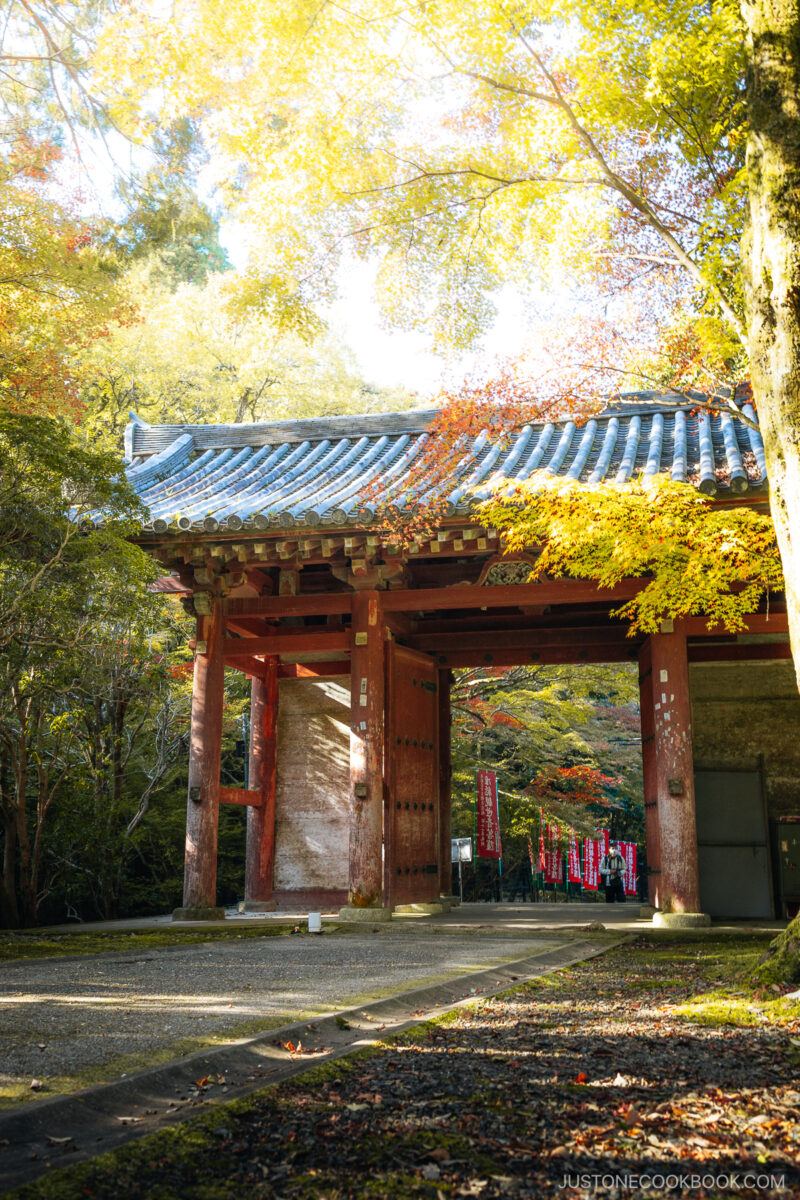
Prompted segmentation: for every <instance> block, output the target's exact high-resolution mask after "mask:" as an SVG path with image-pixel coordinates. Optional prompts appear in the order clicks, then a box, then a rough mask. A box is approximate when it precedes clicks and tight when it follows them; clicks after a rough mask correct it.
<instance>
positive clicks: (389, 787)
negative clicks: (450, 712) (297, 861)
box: [384, 642, 439, 907]
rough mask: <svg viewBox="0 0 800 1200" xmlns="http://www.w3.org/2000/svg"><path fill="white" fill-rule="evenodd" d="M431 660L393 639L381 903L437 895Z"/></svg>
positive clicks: (434, 699) (434, 701)
mask: <svg viewBox="0 0 800 1200" xmlns="http://www.w3.org/2000/svg"><path fill="white" fill-rule="evenodd" d="M437 677H438V676H437V670H436V666H435V665H434V662H433V659H431V658H429V657H428V656H427V655H426V654H419V653H418V652H417V651H416V650H407V649H406V648H405V647H404V646H397V645H395V644H394V643H393V642H390V643H389V646H388V663H387V692H386V756H385V780H386V812H385V823H384V830H385V835H386V847H385V860H384V869H385V893H386V896H387V899H386V900H385V901H384V903H386V904H389V905H390V906H391V907H394V905H396V904H414V903H420V902H431V901H436V900H438V899H439V746H438V742H439V737H438V701H437V695H436V691H437Z"/></svg>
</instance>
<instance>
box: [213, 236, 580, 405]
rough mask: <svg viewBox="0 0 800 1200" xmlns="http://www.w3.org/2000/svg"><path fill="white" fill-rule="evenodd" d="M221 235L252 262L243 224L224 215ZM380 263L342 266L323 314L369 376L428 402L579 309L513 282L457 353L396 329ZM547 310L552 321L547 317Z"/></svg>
mask: <svg viewBox="0 0 800 1200" xmlns="http://www.w3.org/2000/svg"><path fill="white" fill-rule="evenodd" d="M220 241H221V242H222V245H223V246H224V247H225V249H226V251H227V253H228V258H229V259H230V261H231V263H232V264H233V266H234V267H235V268H236V269H237V270H244V268H245V267H246V265H247V248H246V244H245V239H244V237H243V236H242V234H241V232H240V231H239V229H238V228H237V226H236V224H235V222H232V221H230V222H227V221H225V220H224V219H223V221H222V222H221V226H220ZM377 267H378V264H377V262H373V263H366V262H361V261H358V262H351V263H350V264H348V266H347V267H346V269H345V270H343V271H342V273H341V275H340V280H339V295H338V297H337V299H336V301H335V302H334V303H333V304H332V305H331V306H330V307H329V308H327V309H325V310H322V311H321V315H322V316H323V318H324V319H325V321H326V322H327V323H328V324H329V326H330V328H331V331H332V332H333V333H334V335H336V336H337V337H338V338H339V339H340V340H341V341H342V342H344V344H345V345H346V346H348V347H349V348H350V349H351V350H352V352H353V354H354V356H355V359H356V362H357V364H358V366H359V368H360V370H361V371H362V373H363V375H364V377H365V378H366V379H367V380H368V381H369V382H371V383H376V384H379V385H382V386H385V387H404V388H407V389H408V390H409V391H412V392H417V393H418V394H419V396H420V399H421V400H424V399H425V398H426V397H435V396H436V394H437V393H438V392H439V391H440V390H441V388H442V387H443V386H446V385H447V384H448V383H452V382H460V381H462V380H463V379H464V377H465V376H467V375H469V374H471V373H472V372H474V371H476V370H485V368H486V365H487V363H491V362H495V361H500V360H507V359H516V358H519V357H520V356H530V355H533V356H535V353H536V349H537V345H538V343H539V342H540V340H541V338H542V330H543V328H544V326H545V324H546V323H547V321H551V320H552V318H553V314H554V313H563V315H564V316H565V317H566V316H567V315H568V313H569V312H571V311H574V302H575V298H574V297H568V295H567V294H566V292H565V293H564V295H557V294H556V293H555V292H547V293H540V296H539V302H538V304H534V303H533V302H532V300H531V298H530V297H529V296H524V295H522V294H520V293H519V291H517V290H515V289H512V288H505V289H504V290H503V291H502V292H500V293H499V294H498V295H497V296H496V298H495V299H496V304H497V310H498V312H497V318H496V320H495V323H494V325H493V327H492V328H491V329H490V330H489V331H488V332H487V334H486V335H485V337H484V338H483V339H482V341H481V343H480V345H478V346H477V347H476V348H475V349H474V350H473V351H472V352H470V353H468V354H460V355H457V356H452V357H444V356H442V355H439V354H437V353H435V352H434V351H433V350H432V349H431V347H430V341H429V339H428V338H427V337H426V336H425V334H423V333H421V332H419V331H416V332H411V331H407V330H402V329H392V328H389V327H388V326H387V325H386V323H385V322H384V321H383V320H382V318H381V314H380V312H379V310H378V307H377V304H376V303H375V299H374V294H373V289H374V282H375V276H376V273H377ZM545 313H546V314H547V319H546V318H545Z"/></svg>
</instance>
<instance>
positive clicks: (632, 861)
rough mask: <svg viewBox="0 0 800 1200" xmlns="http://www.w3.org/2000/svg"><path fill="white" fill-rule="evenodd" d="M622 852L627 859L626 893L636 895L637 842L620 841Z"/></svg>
mask: <svg viewBox="0 0 800 1200" xmlns="http://www.w3.org/2000/svg"><path fill="white" fill-rule="evenodd" d="M619 849H620V853H621V854H622V857H623V858H624V859H625V895H626V896H635V895H636V875H637V870H636V843H635V842H620V844H619Z"/></svg>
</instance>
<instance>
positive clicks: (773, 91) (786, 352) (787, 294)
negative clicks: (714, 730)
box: [742, 0, 800, 981]
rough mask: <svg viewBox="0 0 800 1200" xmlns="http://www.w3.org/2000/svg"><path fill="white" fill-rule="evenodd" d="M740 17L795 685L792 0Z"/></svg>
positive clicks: (763, 385)
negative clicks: (744, 47) (745, 64)
mask: <svg viewBox="0 0 800 1200" xmlns="http://www.w3.org/2000/svg"><path fill="white" fill-rule="evenodd" d="M742 16H743V19H744V23H745V29H746V55H747V105H748V118H749V132H748V142H747V186H748V193H749V222H748V228H747V233H746V235H745V239H744V243H743V254H744V282H745V302H746V307H747V326H748V336H749V342H750V364H751V367H750V369H751V379H752V383H753V392H754V396H755V400H756V404H757V407H758V416H759V422H760V425H761V431H762V436H763V438H764V449H765V453H766V458H767V467H768V470H769V477H770V506H771V512H772V517H773V520H774V522H775V531H776V534H777V538H778V544H779V546H780V551H781V559H782V562H783V569H784V575H785V578H786V602H787V606H788V610H789V632H790V638H791V642H792V651H793V656H794V662H795V668H796V671H797V673H798V684H799V685H800V0H742ZM778 942H780V943H781V944H780V945H778ZM765 973H768V974H769V975H770V979H771V981H775V976H776V973H777V975H778V976H779V977H780V978H782V979H784V980H786V981H794V980H796V979H798V978H800V918H796V919H795V920H794V921H792V923H791V925H790V926H789V928H788V929H787V930H786V934H785V935H784V936H783V938H782V939H777V940H776V942H775V943H773V948H772V952H771V955H770V961H769V963H768V964H766V963H765V964H764V967H763V968H762V974H765ZM765 978H766V974H765Z"/></svg>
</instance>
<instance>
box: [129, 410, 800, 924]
mask: <svg viewBox="0 0 800 1200" xmlns="http://www.w3.org/2000/svg"><path fill="white" fill-rule="evenodd" d="M745 410H746V411H747V413H748V415H749V416H754V414H753V411H752V408H749V406H746V409H745ZM432 415H433V414H432V413H431V412H411V413H400V414H389V415H385V414H381V415H376V416H366V417H361V416H358V417H351V416H348V417H341V418H326V419H319V420H309V421H296V422H291V421H283V422H275V423H271V424H264V425H227V426H153V427H151V426H148V425H146V424H145V423H144V422H141V421H138V420H134V421H133V422H132V424H131V425H130V426H129V427H128V429H127V431H126V448H127V454H128V459H129V463H130V465H129V468H128V473H129V477H130V480H131V483H132V484H133V485H134V486H135V488H136V490H137V492H138V493H139V495H140V496H141V498H142V500H143V501H144V502H145V503H146V504H147V505H148V507H149V509H150V514H151V519H150V522H149V524H148V525H147V526H145V527H144V528H143V530H142V533H141V536H140V539H139V540H140V543H141V544H142V545H143V546H145V547H146V548H147V549H148V551H149V552H150V553H152V554H153V555H154V556H155V557H156V558H157V559H158V560H159V561H160V562H161V563H162V564H163V565H164V567H165V568H166V569H167V570H168V571H169V572H170V575H171V578H172V586H173V587H174V589H175V590H176V591H180V592H182V593H183V595H184V603H185V606H186V607H187V609H188V610H189V611H190V612H192V613H193V614H194V615H195V617H196V622H197V632H196V639H195V642H194V651H195V669H194V690H193V706H192V730H191V749H190V764H189V791H188V802H187V804H188V807H187V839H186V873H185V892H184V905H183V909H181V910H178V912H177V913H176V916H177V917H185V918H186V917H189V918H191V917H197V916H203V915H206V916H207V915H209V914H214V915H218V914H219V912H220V911H221V910H218V909H217V907H216V846H217V819H218V812H219V805H220V804H226V803H227V804H230V803H235V804H241V805H244V806H246V808H247V861H246V873H245V900H246V904H247V905H248V906H249V907H252V908H256V909H257V908H259V907H268V906H269V907H271V906H275V905H276V904H278V903H291V902H295V903H304V902H306V901H308V903H309V904H311V903H337V904H338V903H341V904H342V905H344V907H343V909H342V913H343V915H345V916H349V917H351V918H353V919H358V918H359V917H360V916H362V917H365V918H367V919H369V920H378V919H388V917H389V916H390V915H391V911H392V908H393V907H395V906H397V905H402V904H414V903H420V904H427V905H430V904H434V905H435V904H436V903H437V902H439V901H440V900H442V899H444V900H446V898H447V896H448V894H449V891H450V861H449V859H450V855H449V839H450V745H449V738H450V710H449V691H450V678H451V672H452V671H453V670H455V669H458V668H460V667H469V666H482V665H492V666H512V665H519V664H526V663H527V664H530V663H537V664H538V663H580V662H631V663H635V664H637V666H638V670H639V680H640V697H641V721H642V755H643V764H644V802H645V816H646V836H647V854H648V865H649V892H650V898H651V901H652V903H653V904H654V905H655V906H656V907H658V908H661V909H663V910H666V911H674V912H679V913H686V914H693V913H694V914H697V913H699V911H700V893H701V889H700V881H699V874H698V848H697V830H696V818H695V791H694V769H695V768H694V755H693V736H692V721H693V713H692V703H693V697H692V683H691V680H692V678H693V675H692V673H693V672H696V671H698V670H700V669H701V668H702V671H703V672H704V674H703V676H702V678H703V680H704V681H705V682H704V687H705V688H706V689H707V688H708V682H707V681H708V679H714V678H722V677H723V676H724V670H723V671H721V670H720V669H721V668H725V667H737V668H741V667H746V666H747V664H751V663H752V664H754V665H755V664H757V665H758V667H759V669H761V670H762V671H763V670H764V669H767V670H770V669H771V670H772V671H773V672H774V673H775V678H777V673H778V672H779V671H780V670H781V669H782V668H788V666H789V664H788V662H787V660H789V658H790V650H789V644H788V632H787V629H788V627H787V623H786V615H785V609H784V608H783V606H782V604H781V602H780V599H779V598H775V597H773V598H771V601H770V606H769V611H766V609H765V610H764V611H763V612H760V613H757V614H754V615H753V616H752V617H751V618H750V619H749V621H748V629H747V632H746V633H744V634H740V635H730V634H728V633H726V632H725V630H723V629H721V628H710V629H709V628H708V626H707V623H706V621H705V619H704V618H702V617H698V618H689V619H685V620H682V621H676V622H674V623H673V622H665V623H664V625H663V626H662V628H661V629H660V631H659V632H658V633H655V634H653V635H651V636H649V637H642V636H636V637H630V636H628V634H629V630H628V628H627V626H626V624H625V623H624V622H623V621H621V620H619V618H616V617H614V616H612V615H611V610H612V609H613V608H614V607H615V606H618V605H619V604H620V603H621V602H624V601H625V600H627V599H630V598H631V597H632V596H634V595H635V594H636V592H637V591H638V590H639V589H640V588H641V587H642V586H644V583H643V581H641V580H636V579H631V580H623V581H622V582H621V583H620V584H618V585H617V586H616V587H614V588H609V589H601V588H598V587H597V586H596V585H595V584H594V583H593V582H590V581H582V580H576V579H561V580H543V581H541V582H539V583H528V582H527V578H528V575H529V572H530V561H531V555H533V554H535V551H536V548H535V547H531V548H530V554H526V555H512V556H509V555H507V554H505V553H504V547H503V544H502V541H501V539H500V538H498V535H497V531H496V530H494V529H491V528H488V527H486V526H485V525H482V524H481V523H480V520H479V518H478V517H477V516H476V514H475V512H474V511H473V508H472V507H471V505H472V500H471V496H472V495H480V491H481V487H482V486H484V485H485V483H486V481H487V480H488V479H489V477H490V476H491V475H492V474H499V475H501V476H504V477H506V478H510V479H524V478H526V477H527V476H528V475H529V474H530V473H531V472H532V471H535V470H546V471H547V472H548V473H550V474H552V475H564V476H568V477H570V478H573V479H576V480H581V481H584V482H586V483H588V484H591V483H593V482H597V481H599V480H602V479H610V480H615V481H616V482H619V483H622V482H624V481H625V480H626V479H630V478H631V477H633V476H634V474H637V473H642V474H643V475H644V476H645V478H648V477H652V476H654V475H655V474H657V473H659V472H666V473H668V474H669V475H670V476H671V477H672V478H673V479H684V480H689V481H694V482H695V483H696V485H697V486H698V487H699V488H700V490H701V491H703V492H705V493H706V494H708V495H711V496H714V498H715V501H714V502H715V503H721V504H728V503H736V504H742V503H747V504H750V505H752V506H754V507H756V508H759V509H761V510H764V509H765V508H766V506H767V504H768V496H767V489H766V475H765V468H764V457H763V447H762V446H761V441H760V438H759V436H758V434H757V432H755V431H754V430H752V429H750V428H747V427H745V426H743V425H741V424H739V423H736V422H734V421H733V420H732V418H731V417H730V415H729V414H727V413H723V414H722V415H718V416H715V417H713V418H712V417H710V416H709V415H708V414H706V413H702V412H701V413H698V412H696V411H694V410H693V409H692V408H691V405H690V404H687V403H686V402H684V401H682V400H681V398H679V397H671V396H665V397H661V396H657V395H654V394H652V393H643V394H632V395H631V396H628V397H623V398H622V400H621V401H620V402H619V403H618V404H616V405H615V406H614V407H611V408H609V409H608V410H607V411H606V412H605V413H603V414H601V415H600V416H599V417H597V418H595V419H593V420H590V421H588V422H587V423H586V425H585V426H584V427H582V428H579V427H578V426H577V425H576V423H575V422H572V421H568V420H565V421H562V422H560V423H548V424H543V425H541V426H526V427H525V428H524V429H523V430H521V431H520V432H519V434H518V435H516V436H515V437H514V438H512V439H510V442H509V444H499V443H493V442H492V441H491V439H490V438H488V437H486V436H484V435H482V437H481V438H478V439H477V440H476V442H475V444H474V446H473V447H472V452H471V458H470V460H469V461H468V462H467V464H466V465H465V468H464V472H465V474H464V480H463V481H462V483H461V484H459V486H458V487H456V488H455V490H454V491H453V493H452V496H451V498H450V504H449V508H448V511H447V513H446V515H445V517H444V518H443V520H442V522H441V527H440V528H439V529H438V531H437V532H436V533H435V534H434V535H433V537H431V538H430V539H426V540H425V541H420V542H418V543H415V544H412V545H410V546H409V547H407V549H405V550H402V551H401V550H400V549H398V547H397V546H394V545H392V544H391V543H390V542H386V541H384V540H383V538H382V536H381V532H380V529H379V528H378V526H377V524H376V521H375V515H374V513H373V512H372V511H371V510H370V509H369V508H366V507H365V506H364V503H363V499H362V497H363V495H364V489H365V487H367V486H370V487H372V488H373V490H374V489H375V487H376V486H378V487H380V485H382V484H383V483H384V482H385V484H386V485H387V486H388V485H389V484H396V483H397V482H398V481H400V482H401V483H402V479H403V473H404V471H405V470H406V469H407V467H408V465H409V464H410V462H411V461H412V460H413V459H414V458H415V457H416V455H417V454H419V453H420V452H421V451H422V449H423V447H424V445H425V442H426V439H427V433H426V430H427V426H428V423H429V421H430V419H431V416H432ZM226 668H234V669H236V670H239V671H242V672H244V673H245V674H246V675H248V676H249V677H250V678H251V681H252V682H251V709H252V728H253V737H252V746H251V759H250V787H249V788H248V789H243V788H226V787H222V786H221V785H220V777H219V770H220V746H221V736H222V704H223V686H224V672H225V669H226ZM712 690H713V689H712ZM778 690H779V689H778ZM348 693H349V696H348ZM699 711H700V712H701V715H703V714H705V713H706V712H707V711H708V704H707V701H706V700H705V699H704V700H703V707H701V709H700V710H699ZM782 712H783V714H784V723H785V721H786V720H788V722H789V725H788V727H787V728H788V732H787V734H786V738H787V754H788V756H789V758H791V753H792V747H794V748H796V747H797V746H798V745H800V702H797V699H796V696H795V700H794V701H792V700H791V699H790V700H787V704H786V706H785V707H784V710H782ZM766 724H767V725H769V724H770V723H769V722H766ZM707 731H708V725H707V723H706V722H705V717H704V715H703V737H704V739H705V741H704V755H705V759H706V760H708V757H709V749H708V746H707V740H708V732H707ZM734 753H735V748H734V747H731V748H730V749H727V750H726V751H725V754H726V755H727V756H728V759H730V758H731V757H732V756H733V755H734ZM712 757H713V755H712ZM751 757H752V756H751ZM723 760H724V761H723ZM727 761H728V760H727V759H725V755H723V756H722V759H720V762H719V763H717V762H716V760H714V765H715V769H725V768H726V762H727ZM773 761H774V763H775V765H773ZM792 761H793V760H792ZM747 762H748V764H751V759H750V758H748V759H747ZM705 768H706V769H708V767H707V763H706V764H705ZM737 769H738V768H737ZM748 769H751V770H752V769H753V767H752V765H749V767H748ZM759 769H760V768H759ZM764 770H765V772H766V773H767V777H766V778H765V783H764V788H765V795H767V796H768V797H770V796H773V795H774V796H776V797H778V796H779V797H781V798H780V799H779V800H776V801H775V804H776V805H777V807H773V809H770V819H773V815H777V816H781V817H782V818H784V817H786V815H787V812H788V813H789V814H791V812H792V811H795V809H796V810H797V815H798V816H800V763H798V764H797V768H796V786H795V784H792V785H790V786H788V787H787V785H786V783H785V781H784V782H783V783H781V782H780V781H779V780H778V779H777V775H778V774H779V773H780V767H779V766H778V765H777V758H776V759H774V760H773V759H770V760H769V762H768V763H767V764H766V765H765V766H764ZM792 770H795V768H794V767H792ZM770 772H772V774H771V775H770ZM776 773H777V774H776ZM792 778H795V777H794V776H793V777H792ZM781 789H783V790H781ZM787 797H788V798H787ZM769 803H770V804H771V803H772V801H769ZM415 806H416V807H415ZM729 915H735V914H729Z"/></svg>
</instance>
